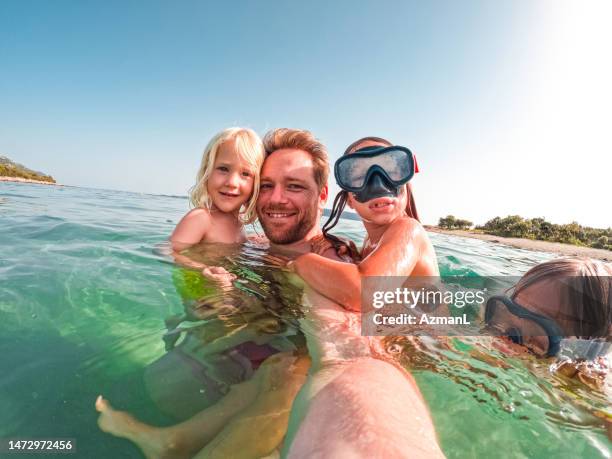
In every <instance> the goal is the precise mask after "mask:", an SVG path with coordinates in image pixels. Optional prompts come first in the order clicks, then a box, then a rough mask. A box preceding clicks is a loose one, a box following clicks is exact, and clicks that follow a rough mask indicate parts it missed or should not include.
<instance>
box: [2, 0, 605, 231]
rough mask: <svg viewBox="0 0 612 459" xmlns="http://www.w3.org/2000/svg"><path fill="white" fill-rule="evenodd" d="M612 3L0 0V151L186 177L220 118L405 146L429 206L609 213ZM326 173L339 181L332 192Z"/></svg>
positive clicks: (72, 181)
mask: <svg viewBox="0 0 612 459" xmlns="http://www.w3.org/2000/svg"><path fill="white" fill-rule="evenodd" d="M610 5H611V4H610V3H609V2H606V1H578V0H576V1H569V0H568V1H527V0H512V1H504V0H497V1H495V2H491V1H484V0H483V1H462V2H456V1H448V2H443V1H433V2H421V1H418V2H416V1H415V2H410V1H385V2H378V1H361V2H354V1H333V2H297V1H288V2H281V1H261V2H255V1H251V2H247V1H232V2H223V3H222V2H212V1H211V2H204V1H199V2H192V1H179V2H165V1H163V2H153V1H146V2H145V1H139V2H136V1H53V2H48V1H28V0H25V1H13V0H4V1H2V2H0V62H1V63H2V64H1V65H2V67H1V71H0V154H4V155H7V156H9V157H10V158H11V159H14V160H16V161H18V162H21V163H23V164H25V165H27V166H29V167H32V168H35V169H38V170H42V171H44V172H47V173H50V174H52V175H53V176H54V177H56V179H57V180H58V181H59V182H61V183H65V184H69V185H79V186H89V187H99V188H110V189H120V190H130V191H140V192H147V193H161V194H180V195H182V194H185V193H186V192H187V190H188V188H189V187H190V186H191V185H192V182H193V180H194V177H195V173H196V169H197V166H198V163H199V161H200V156H201V151H202V148H203V147H204V145H205V144H206V142H207V141H208V139H209V138H210V137H211V136H212V135H213V134H214V133H215V132H217V131H219V130H221V129H223V128H225V127H228V126H233V125H241V126H248V127H252V128H253V129H255V130H256V131H258V132H259V133H261V134H263V133H265V131H267V130H268V129H270V128H274V127H298V128H306V129H310V130H311V131H313V132H314V133H315V135H316V136H317V137H319V138H320V139H322V140H323V141H324V142H325V143H326V144H327V145H328V147H329V150H330V153H331V156H332V158H333V159H335V158H337V157H338V156H339V154H340V153H341V152H342V151H343V150H344V148H345V146H346V145H348V144H349V143H351V142H352V141H353V140H355V139H357V138H359V137H362V136H365V135H378V136H383V137H387V138H389V139H390V140H391V141H393V142H395V143H397V144H402V145H406V146H408V147H410V148H411V149H412V150H413V151H414V152H415V153H416V154H417V157H418V159H419V166H420V167H421V171H422V173H420V174H418V175H417V176H416V178H415V179H414V182H413V183H414V188H415V194H416V198H417V204H418V206H419V211H420V213H421V214H422V217H423V220H424V222H426V223H435V222H436V221H437V219H438V218H439V217H440V216H443V215H446V214H449V213H451V214H454V215H456V216H460V217H463V218H468V219H471V220H473V221H475V222H477V223H483V222H484V221H486V220H487V219H489V218H492V217H494V216H496V215H502V216H503V215H508V214H520V215H523V216H526V217H536V216H543V217H546V218H547V219H549V220H551V221H553V222H557V223H567V222H570V221H572V220H577V221H578V222H580V223H582V224H586V225H591V226H598V227H607V226H611V225H612V217H611V212H610V209H609V207H610V206H609V204H607V203H609V200H610V199H609V198H610V194H611V193H610V170H611V169H612V167H610V166H611V165H612V161H611V160H610V153H612V141H611V140H610V139H611V138H612V137H611V136H609V135H608V133H607V132H608V131H609V129H610V128H609V125H610V119H612V116H610V115H611V113H610V111H611V109H612V108H611V107H612V89H611V88H610V86H611V85H610V81H612V69H611V64H610V59H609V58H607V57H605V56H606V55H607V54H609V44H610V42H612V32H610V28H609V27H608V23H609V20H610V16H612V7H611V6H610ZM337 190H338V188H337V187H336V186H335V184H332V192H333V193H335V192H336V191H337Z"/></svg>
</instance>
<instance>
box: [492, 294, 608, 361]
mask: <svg viewBox="0 0 612 459" xmlns="http://www.w3.org/2000/svg"><path fill="white" fill-rule="evenodd" d="M510 315H511V316H514V318H515V320H511V319H510ZM516 319H520V320H518V321H517V320H516ZM485 323H486V324H488V325H492V326H493V327H494V328H495V329H497V330H498V331H499V332H500V333H499V334H501V335H502V336H507V337H508V338H509V339H510V340H511V341H512V342H514V343H515V344H520V345H523V346H526V347H527V348H529V350H530V351H531V352H532V353H534V354H536V355H538V356H540V357H555V356H556V357H566V358H581V359H587V360H592V359H595V358H596V357H599V356H607V355H609V354H610V353H611V352H612V343H610V342H606V341H605V339H604V338H603V337H602V338H594V339H578V338H573V337H567V336H565V333H564V332H563V331H562V329H561V327H560V326H559V324H557V323H556V322H555V321H554V320H553V319H551V318H549V317H545V316H543V315H541V314H537V313H535V312H532V311H530V310H529V309H527V308H525V307H524V306H522V305H520V304H519V303H517V302H516V301H514V300H513V299H511V298H509V297H507V296H503V295H499V296H492V297H491V298H489V300H488V301H487V304H486V308H485ZM510 324H512V325H510Z"/></svg>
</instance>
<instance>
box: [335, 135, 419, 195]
mask: <svg viewBox="0 0 612 459" xmlns="http://www.w3.org/2000/svg"><path fill="white" fill-rule="evenodd" d="M418 171H419V170H418V166H417V164H416V160H415V158H414V155H413V154H412V152H411V151H410V150H409V149H408V148H406V147H399V146H392V147H384V146H374V147H365V148H361V149H359V150H357V151H355V152H354V153H351V154H349V155H344V156H342V157H341V158H340V159H338V161H336V164H335V165H334V176H335V177H336V182H338V185H339V186H340V188H342V189H343V190H345V191H348V192H351V193H353V194H354V195H355V200H356V201H358V202H362V203H363V202H367V201H370V200H372V199H376V198H382V197H387V196H389V197H397V196H398V195H399V193H400V190H401V187H402V186H403V185H405V184H406V183H407V182H408V181H409V180H410V179H411V178H412V176H413V175H414V174H415V172H418Z"/></svg>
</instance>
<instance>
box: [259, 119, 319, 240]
mask: <svg viewBox="0 0 612 459" xmlns="http://www.w3.org/2000/svg"><path fill="white" fill-rule="evenodd" d="M264 147H265V149H266V153H267V156H266V159H265V161H264V165H263V167H262V169H261V186H260V190H259V198H258V199H257V215H258V217H259V221H260V222H261V226H262V227H263V230H264V232H265V233H266V236H267V237H268V239H269V240H270V242H271V243H272V244H275V245H282V246H283V247H284V248H285V249H289V250H296V251H303V250H304V249H305V248H306V247H305V246H306V245H307V244H309V241H310V240H312V238H314V237H315V236H318V235H320V234H321V230H320V228H319V221H320V219H321V216H322V214H323V206H324V205H325V202H326V201H327V193H328V188H327V179H328V177H329V164H328V157H327V150H326V148H325V146H324V145H323V144H322V143H321V142H319V141H318V140H317V139H316V138H315V137H314V136H313V135H312V134H311V133H310V132H309V131H303V130H298V129H287V128H282V129H274V130H273V131H270V132H268V133H267V134H266V136H265V137H264Z"/></svg>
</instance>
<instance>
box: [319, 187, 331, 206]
mask: <svg viewBox="0 0 612 459" xmlns="http://www.w3.org/2000/svg"><path fill="white" fill-rule="evenodd" d="M328 196H329V187H328V186H327V185H324V186H323V188H321V192H320V193H319V208H320V209H323V208H324V207H325V203H326V202H327V198H328Z"/></svg>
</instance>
